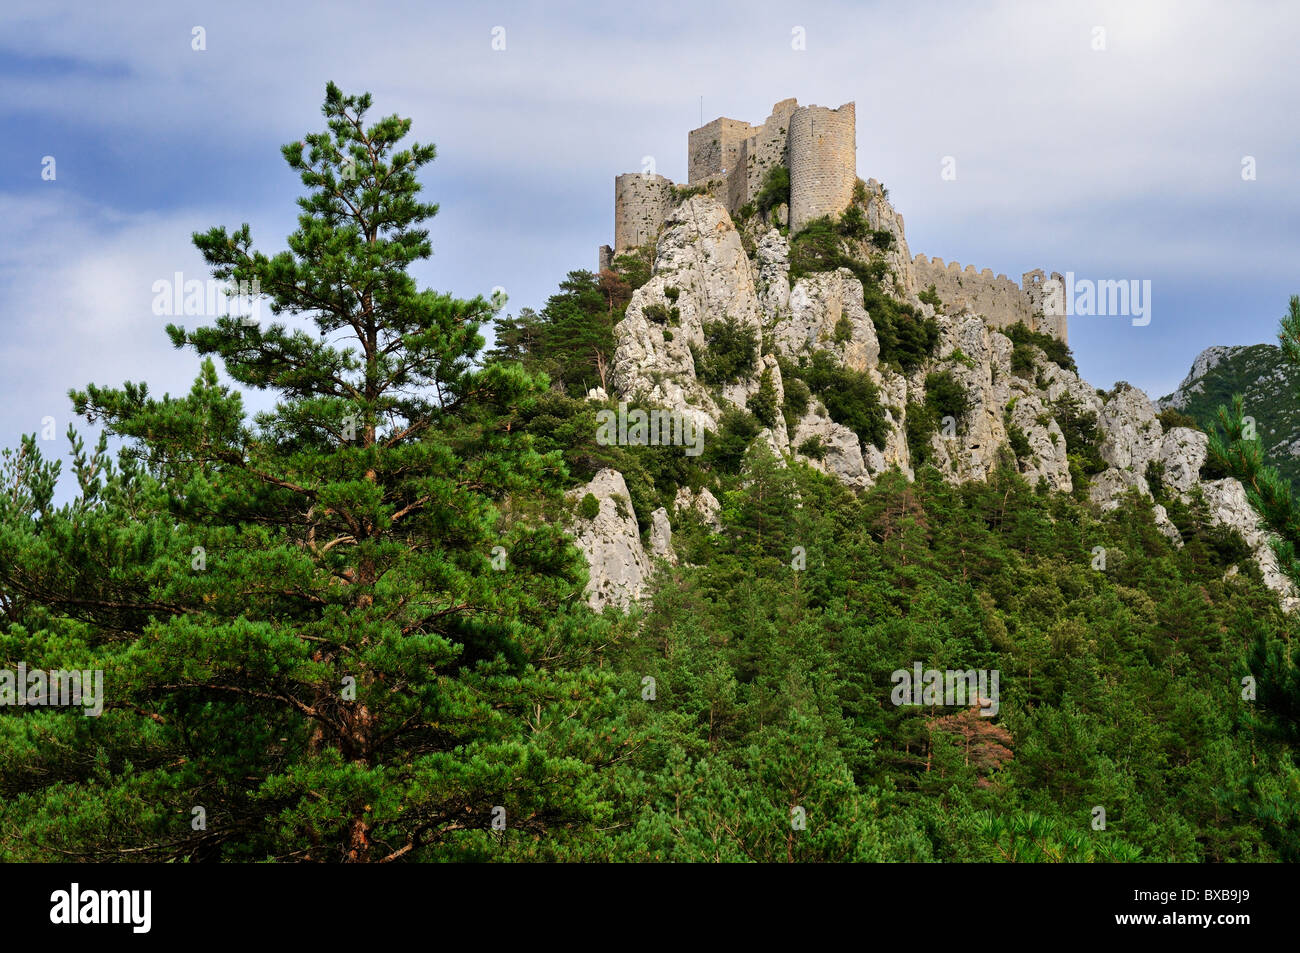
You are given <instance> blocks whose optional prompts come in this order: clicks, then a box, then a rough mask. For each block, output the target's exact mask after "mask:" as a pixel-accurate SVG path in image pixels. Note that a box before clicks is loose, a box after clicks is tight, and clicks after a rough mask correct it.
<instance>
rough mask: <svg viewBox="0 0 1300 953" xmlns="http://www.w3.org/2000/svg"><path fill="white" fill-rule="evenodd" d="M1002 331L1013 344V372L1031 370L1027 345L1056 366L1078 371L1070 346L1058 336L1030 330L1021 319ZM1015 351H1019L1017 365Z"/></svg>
mask: <svg viewBox="0 0 1300 953" xmlns="http://www.w3.org/2000/svg"><path fill="white" fill-rule="evenodd" d="M1002 333H1003V334H1005V335H1006V336H1007V337H1009V338H1010V339H1011V343H1012V344H1014V345H1015V348H1014V349H1013V350H1012V355H1011V369H1012V371H1013V372H1015V373H1020V372H1021V371H1028V370H1032V368H1033V358H1032V354H1031V352H1029V351H1028V348H1029V347H1036V348H1038V349H1039V350H1040V351H1042V352H1043V354H1045V355H1046V356H1047V359H1048V360H1049V361H1051V362H1052V363H1053V364H1055V365H1057V366H1058V367H1061V368H1064V369H1065V370H1067V371H1073V372H1074V373H1076V374H1077V373H1078V372H1079V368H1078V367H1077V366H1076V365H1075V363H1074V355H1073V354H1071V353H1070V347H1069V345H1068V344H1066V343H1065V342H1064V341H1062V340H1060V339H1059V338H1056V337H1053V336H1052V335H1050V334H1047V333H1045V332H1043V331H1031V330H1030V329H1029V328H1028V327H1027V326H1026V325H1025V323H1024V322H1023V321H1017V322H1016V323H1015V324H1013V325H1011V326H1010V327H1007V328H1003V329H1002ZM1017 352H1019V353H1020V355H1021V356H1020V357H1019V366H1018V365H1017V356H1016V355H1017Z"/></svg>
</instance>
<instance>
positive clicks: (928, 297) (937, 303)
mask: <svg viewBox="0 0 1300 953" xmlns="http://www.w3.org/2000/svg"><path fill="white" fill-rule="evenodd" d="M917 297H918V298H920V299H921V300H922V301H923V302H925V303H926V304H928V305H930V306H931V307H933V308H934V310H935V311H938V312H940V313H942V312H943V301H941V300H940V299H939V293H938V292H937V291H936V290H935V287H934V285H930V287H928V288H926V289H925V290H924V291H922V292H921V293H920V294H918V295H917Z"/></svg>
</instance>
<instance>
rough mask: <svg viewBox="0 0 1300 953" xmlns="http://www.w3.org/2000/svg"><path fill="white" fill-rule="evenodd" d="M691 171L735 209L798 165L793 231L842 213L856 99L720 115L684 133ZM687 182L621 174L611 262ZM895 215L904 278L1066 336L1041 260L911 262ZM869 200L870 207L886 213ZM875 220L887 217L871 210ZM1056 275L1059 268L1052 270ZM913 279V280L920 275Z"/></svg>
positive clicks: (654, 224) (650, 234)
mask: <svg viewBox="0 0 1300 953" xmlns="http://www.w3.org/2000/svg"><path fill="white" fill-rule="evenodd" d="M686 147H687V175H688V182H689V184H690V185H691V186H692V187H702V188H703V189H704V190H706V191H707V192H708V193H709V194H710V195H712V196H713V197H714V198H716V199H717V200H718V201H719V202H721V203H722V204H723V205H725V206H726V208H727V211H728V212H729V213H730V214H731V215H732V216H735V215H737V214H738V213H739V211H740V209H741V208H743V207H744V206H745V205H747V204H749V203H751V202H753V201H754V199H755V198H756V197H757V196H758V194H759V192H760V191H761V190H762V188H763V183H764V181H765V180H766V179H767V175H768V173H769V172H770V171H771V170H772V168H774V167H775V166H779V165H783V166H785V167H786V168H787V169H788V170H789V172H790V205H789V209H788V212H789V219H788V222H789V225H790V232H791V234H793V233H795V232H798V231H799V230H800V229H802V228H803V227H804V226H805V225H807V224H808V222H810V221H812V220H813V219H816V218H819V217H821V216H823V215H830V216H837V215H840V214H842V213H843V212H844V210H845V209H847V208H848V207H849V205H850V204H852V202H853V192H854V189H855V186H856V185H857V182H858V175H857V107H856V106H855V104H854V103H851V102H850V103H845V104H844V105H842V106H840V107H839V108H837V109H831V108H829V107H826V106H815V105H810V106H800V105H799V102H798V100H796V99H793V98H791V99H783V100H781V101H780V102H778V103H777V104H776V105H775V106H773V107H772V113H771V115H769V116H768V117H767V119H766V120H765V121H764V122H763V123H762V125H758V126H755V125H752V124H751V123H748V122H744V121H742V120H740V119H729V118H727V117H726V116H719V117H718V118H717V119H714V120H713V121H711V122H708V123H705V124H704V125H703V126H700V127H699V128H698V129H692V130H690V131H689V132H688V133H687V135H686ZM868 191H869V192H870V193H871V194H872V195H873V196H876V197H878V198H879V197H881V196H882V194H883V189H882V188H881V186H880V184H879V183H878V182H877V181H876V180H875V179H871V180H870V182H869V183H868ZM679 194H680V192H679V191H678V189H677V188H676V186H674V185H673V183H672V182H671V181H670V180H669V179H666V178H664V177H663V176H662V175H655V174H653V173H638V172H632V173H627V174H625V175H620V176H617V177H615V179H614V244H613V246H612V247H611V246H608V245H605V246H602V247H601V250H600V253H599V260H600V267H601V268H602V269H603V268H605V267H608V265H609V264H610V263H611V262H612V261H613V258H614V256H615V255H620V254H623V253H624V252H627V251H631V250H632V249H635V248H638V247H640V246H641V245H644V244H645V243H646V242H649V241H652V240H654V238H655V236H656V235H658V233H659V231H660V229H661V228H662V227H663V224H664V221H665V220H666V219H667V218H668V215H669V214H670V213H671V212H672V210H673V207H674V205H676V203H677V201H678V195H679ZM885 206H886V207H887V208H888V215H889V216H892V219H890V221H893V224H891V225H889V227H890V228H892V229H893V230H894V232H895V234H896V235H897V237H898V239H899V254H900V257H899V258H898V259H897V260H895V261H894V267H895V268H896V269H897V270H898V271H899V272H901V274H900V275H898V276H897V277H898V278H899V279H900V280H901V284H899V285H898V287H899V288H905V289H907V290H906V291H905V292H902V293H903V294H906V295H910V294H912V293H913V288H915V290H917V291H925V290H926V289H927V288H929V287H930V285H934V289H935V292H936V293H937V294H938V295H939V298H940V299H941V300H942V301H943V302H944V304H945V305H946V307H947V308H948V310H949V311H950V312H952V313H957V312H960V311H962V310H965V309H969V310H971V311H973V312H975V313H977V314H981V315H983V316H984V317H985V319H986V320H987V321H988V323H989V324H990V325H991V326H992V327H995V328H1005V327H1009V326H1010V325H1013V324H1015V323H1016V322H1018V321H1023V322H1024V323H1025V325H1026V326H1028V327H1030V328H1032V329H1034V330H1037V331H1043V332H1045V333H1048V334H1052V335H1054V336H1056V337H1058V338H1060V339H1061V340H1062V341H1064V340H1066V326H1065V320H1066V319H1065V315H1063V314H1062V315H1058V314H1055V313H1054V312H1055V309H1053V308H1051V307H1048V306H1046V302H1047V296H1048V291H1047V281H1048V278H1047V276H1046V274H1045V273H1044V272H1043V271H1041V270H1036V271H1031V272H1026V273H1025V274H1024V275H1023V276H1022V278H1021V283H1020V284H1019V285H1017V284H1016V283H1015V282H1014V281H1012V280H1011V279H1010V278H1008V277H1007V276H1006V275H1005V274H997V275H995V274H994V273H993V270H992V269H991V268H984V269H982V270H976V268H975V266H974V265H966V266H964V267H963V266H962V265H961V264H960V263H959V262H955V261H952V262H947V263H945V262H944V260H943V259H942V258H927V257H926V256H925V255H917V256H915V257H914V258H913V259H912V260H911V262H910V268H911V274H910V275H908V274H907V273H906V272H907V271H908V266H909V263H908V258H907V255H908V251H907V245H906V242H905V240H904V239H903V235H902V231H903V217H902V216H901V215H897V213H895V212H893V210H892V207H889V206H888V203H887V202H886V203H885ZM873 208H876V206H873V205H872V204H871V203H870V202H869V203H868V215H869V216H875V215H877V214H878V213H877V212H875V211H871V209H873ZM871 223H872V224H871V227H872V228H878V227H882V226H883V225H884V224H887V223H879V224H878V223H877V221H876V219H875V218H872V219H871ZM1052 278H1057V279H1059V278H1060V275H1058V274H1055V273H1053V274H1052ZM913 279H914V281H913Z"/></svg>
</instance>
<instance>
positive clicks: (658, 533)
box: [650, 506, 677, 565]
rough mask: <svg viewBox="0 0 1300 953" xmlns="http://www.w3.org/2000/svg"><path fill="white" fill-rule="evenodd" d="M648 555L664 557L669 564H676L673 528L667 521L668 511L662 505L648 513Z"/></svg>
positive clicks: (657, 557) (656, 557)
mask: <svg viewBox="0 0 1300 953" xmlns="http://www.w3.org/2000/svg"><path fill="white" fill-rule="evenodd" d="M650 555H651V556H653V557H654V558H655V559H666V560H668V562H669V564H671V565H676V564H677V554H676V553H675V552H673V528H672V525H671V524H670V523H669V522H668V511H667V510H666V509H664V508H663V507H662V506H661V507H659V509H657V510H655V511H654V512H653V513H651V514H650Z"/></svg>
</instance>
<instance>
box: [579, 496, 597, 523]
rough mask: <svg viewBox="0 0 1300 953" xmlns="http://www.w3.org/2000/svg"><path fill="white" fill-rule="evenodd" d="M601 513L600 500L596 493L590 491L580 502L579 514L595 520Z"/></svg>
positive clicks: (584, 517) (586, 518)
mask: <svg viewBox="0 0 1300 953" xmlns="http://www.w3.org/2000/svg"><path fill="white" fill-rule="evenodd" d="M599 514H600V500H598V499H596V494H594V493H588V494H587V495H586V496H584V497H583V498H582V502H581V503H579V504H578V515H579V516H581V517H582V518H583V519H585V520H594V519H595V518H596V517H597V516H598V515H599Z"/></svg>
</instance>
